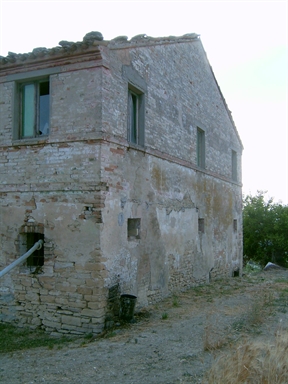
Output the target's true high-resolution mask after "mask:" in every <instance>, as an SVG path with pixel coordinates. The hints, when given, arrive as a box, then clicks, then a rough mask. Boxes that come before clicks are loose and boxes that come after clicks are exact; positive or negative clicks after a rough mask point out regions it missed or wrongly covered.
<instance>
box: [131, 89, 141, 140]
mask: <svg viewBox="0 0 288 384" xmlns="http://www.w3.org/2000/svg"><path fill="white" fill-rule="evenodd" d="M128 141H129V142H130V143H133V144H137V145H140V146H144V94H143V93H142V92H140V91H139V90H137V89H136V88H134V87H132V86H131V87H129V91H128Z"/></svg>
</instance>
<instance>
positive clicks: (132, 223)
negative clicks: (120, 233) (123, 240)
mask: <svg viewBox="0 0 288 384" xmlns="http://www.w3.org/2000/svg"><path fill="white" fill-rule="evenodd" d="M140 227H141V219H128V221H127V235H128V240H134V239H140Z"/></svg>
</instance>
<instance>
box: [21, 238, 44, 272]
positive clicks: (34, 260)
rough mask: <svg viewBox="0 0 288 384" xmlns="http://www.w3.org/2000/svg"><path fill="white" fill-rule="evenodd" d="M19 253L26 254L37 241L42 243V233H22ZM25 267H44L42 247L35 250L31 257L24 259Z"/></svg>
mask: <svg viewBox="0 0 288 384" xmlns="http://www.w3.org/2000/svg"><path fill="white" fill-rule="evenodd" d="M20 238H21V252H23V253H22V254H24V253H26V252H28V251H29V250H30V249H31V248H32V247H33V245H34V244H35V243H36V242H37V241H39V240H43V241H44V235H43V234H42V233H34V232H32V233H22V234H21V236H20ZM26 265H27V266H28V267H39V266H42V265H44V247H43V245H42V247H41V249H36V250H35V251H34V252H33V253H32V255H30V256H29V257H28V258H27V259H26Z"/></svg>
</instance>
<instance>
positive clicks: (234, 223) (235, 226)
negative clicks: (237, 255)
mask: <svg viewBox="0 0 288 384" xmlns="http://www.w3.org/2000/svg"><path fill="white" fill-rule="evenodd" d="M233 230H234V232H236V231H237V219H234V220H233Z"/></svg>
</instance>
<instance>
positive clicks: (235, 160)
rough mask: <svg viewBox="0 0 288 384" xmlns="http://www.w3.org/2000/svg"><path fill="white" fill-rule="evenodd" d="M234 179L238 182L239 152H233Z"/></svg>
mask: <svg viewBox="0 0 288 384" xmlns="http://www.w3.org/2000/svg"><path fill="white" fill-rule="evenodd" d="M232 179H233V180H234V181H237V180H238V174H237V152H235V151H232Z"/></svg>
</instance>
